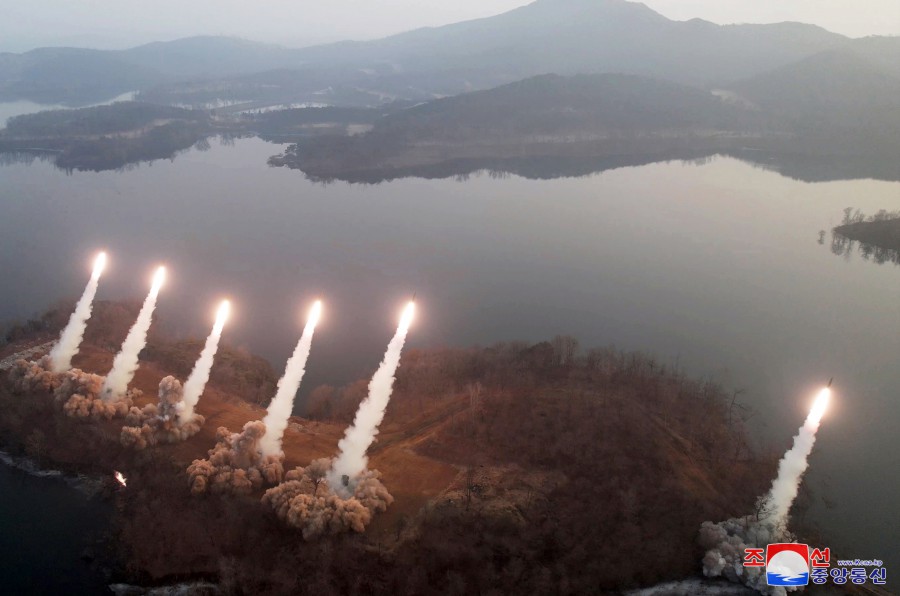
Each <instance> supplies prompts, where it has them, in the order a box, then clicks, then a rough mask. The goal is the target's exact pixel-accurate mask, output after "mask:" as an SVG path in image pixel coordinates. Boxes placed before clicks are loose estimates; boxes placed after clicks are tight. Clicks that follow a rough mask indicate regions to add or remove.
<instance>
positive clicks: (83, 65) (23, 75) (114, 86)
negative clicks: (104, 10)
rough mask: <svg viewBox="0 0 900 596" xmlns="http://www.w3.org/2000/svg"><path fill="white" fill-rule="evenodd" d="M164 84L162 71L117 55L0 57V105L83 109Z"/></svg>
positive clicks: (75, 52) (78, 52) (76, 52)
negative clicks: (55, 105)
mask: <svg viewBox="0 0 900 596" xmlns="http://www.w3.org/2000/svg"><path fill="white" fill-rule="evenodd" d="M163 80H164V76H163V75H162V74H161V73H160V72H158V71H156V70H154V69H152V68H146V67H143V66H139V65H135V64H131V63H128V62H127V61H124V60H122V59H121V57H120V56H118V55H117V53H116V52H108V51H101V50H84V49H78V48H41V49H37V50H32V51H30V52H26V53H24V54H9V53H4V54H0V101H11V100H17V99H29V100H32V101H36V102H38V103H67V104H70V105H84V104H88V103H94V102H99V101H103V100H106V99H109V98H112V97H115V96H117V95H121V94H122V93H125V92H128V91H133V90H135V89H139V88H142V87H147V86H150V85H155V84H158V83H160V82H161V81H163Z"/></svg>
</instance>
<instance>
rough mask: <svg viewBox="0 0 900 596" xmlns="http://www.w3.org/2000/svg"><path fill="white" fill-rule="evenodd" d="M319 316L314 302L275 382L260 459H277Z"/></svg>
mask: <svg viewBox="0 0 900 596" xmlns="http://www.w3.org/2000/svg"><path fill="white" fill-rule="evenodd" d="M321 312H322V303H321V302H320V301H318V300H317V301H316V303H315V304H314V305H313V307H312V310H310V312H309V317H308V318H307V320H306V327H305V328H304V329H303V335H302V336H301V337H300V341H299V342H297V347H296V348H294V353H293V355H292V356H291V357H290V359H289V360H288V361H287V365H286V366H285V369H284V375H283V376H282V377H281V379H279V380H278V390H277V391H276V392H275V397H273V398H272V403H270V404H269V409H268V411H266V417H265V418H263V423H264V424H265V425H266V434H265V435H263V437H262V439H260V441H259V446H260V449H262V453H263V455H279V454H281V453H282V450H281V439H282V437H283V436H284V430H285V429H286V428H287V425H288V418H290V416H291V412H293V410H294V397H295V396H296V395H297V390H298V389H299V388H300V382H301V381H302V380H303V374H304V373H305V372H306V361H307V359H308V358H309V350H310V347H311V346H312V338H313V333H314V332H315V330H316V324H317V323H318V322H319V316H320V314H321Z"/></svg>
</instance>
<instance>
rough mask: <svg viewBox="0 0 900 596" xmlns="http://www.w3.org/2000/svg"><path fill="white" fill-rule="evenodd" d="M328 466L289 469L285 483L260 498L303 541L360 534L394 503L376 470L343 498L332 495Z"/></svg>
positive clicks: (315, 463)
mask: <svg viewBox="0 0 900 596" xmlns="http://www.w3.org/2000/svg"><path fill="white" fill-rule="evenodd" d="M331 464H332V461H331V460H330V459H328V458H323V459H317V460H315V461H313V462H312V463H311V464H310V465H309V466H307V467H306V468H296V469H294V470H291V471H290V472H288V473H287V474H286V475H285V482H283V483H282V484H279V485H278V486H276V487H274V488H270V489H269V490H267V491H266V494H265V495H263V498H262V502H263V503H264V504H266V505H269V506H270V507H272V509H274V510H275V514H276V515H277V516H278V517H279V518H280V519H281V520H282V521H284V522H285V523H286V524H288V525H289V526H292V527H295V528H298V529H299V530H301V532H302V533H303V538H305V539H306V540H312V539H313V538H318V537H319V536H323V535H325V534H339V533H342V532H347V531H350V530H353V531H354V532H364V531H365V529H366V526H367V525H369V522H371V521H372V517H373V516H374V514H375V513H377V512H379V511H385V510H386V509H387V507H388V505H390V504H391V503H393V502H394V498H393V497H392V496H391V495H390V493H388V491H387V489H386V488H385V487H384V485H383V484H382V483H381V480H380V476H381V475H380V474H379V473H378V471H377V470H371V471H370V470H366V471H364V472H363V473H361V474H360V475H359V476H357V478H356V482H355V486H354V489H353V493H352V494H351V495H349V496H347V497H346V498H343V497H341V496H339V495H337V494H335V493H334V492H333V491H332V490H331V488H330V487H329V485H328V480H327V478H326V475H327V474H328V470H329V468H330V467H331Z"/></svg>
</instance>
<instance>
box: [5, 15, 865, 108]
mask: <svg viewBox="0 0 900 596" xmlns="http://www.w3.org/2000/svg"><path fill="white" fill-rule="evenodd" d="M850 43H851V40H849V39H848V38H845V37H843V36H841V35H837V34H834V33H830V32H828V31H825V30H824V29H821V28H819V27H816V26H812V25H804V24H801V23H779V24H773V25H729V26H721V25H716V24H713V23H709V22H706V21H702V20H699V19H694V20H691V21H672V20H669V19H667V18H665V17H664V16H662V15H660V14H658V13H656V12H654V11H653V10H651V9H650V8H648V7H647V6H645V5H643V4H640V3H637V2H627V1H625V0H536V1H535V2H533V3H532V4H529V5H527V6H523V7H521V8H518V9H515V10H512V11H509V12H507V13H504V14H501V15H497V16H493V17H489V18H484V19H477V20H472V21H465V22H461V23H456V24H452V25H446V26H443V27H434V28H424V29H417V30H415V31H410V32H407V33H402V34H399V35H393V36H391V37H387V38H384V39H380V40H375V41H367V42H342V43H335V44H327V45H320V46H314V47H309V48H304V49H299V50H290V49H285V48H279V47H276V46H267V45H263V44H257V43H251V42H245V41H242V40H236V39H229V38H220V37H200V38H189V39H184V40H178V41H174V42H166V43H154V44H148V45H145V46H141V47H138V48H133V49H130V50H124V51H111V52H88V51H85V50H73V49H59V50H55V51H56V52H57V53H58V54H60V53H61V55H63V56H64V58H62V59H63V60H64V62H65V65H66V66H65V67H64V68H46V67H44V66H42V60H44V59H46V58H47V56H48V54H47V52H48V51H49V50H36V51H34V52H26V53H25V54H3V55H0V97H5V98H9V97H25V98H32V99H33V98H36V97H40V98H41V99H44V98H45V97H46V96H48V95H49V94H51V91H54V90H55V92H56V93H57V95H59V96H60V97H62V98H67V97H68V96H71V95H74V96H79V95H82V94H84V93H85V92H86V91H88V90H91V89H114V90H116V91H118V92H120V93H121V92H122V91H123V90H131V89H135V88H140V89H147V88H148V87H151V86H153V85H155V84H158V83H163V82H165V83H168V84H169V85H167V86H166V87H165V88H163V90H162V91H160V92H156V93H155V94H151V95H148V96H147V97H146V99H153V100H154V101H170V100H171V101H179V102H184V103H192V101H191V97H190V94H192V93H193V94H197V95H198V96H202V97H207V98H208V97H209V96H210V95H211V94H215V93H220V94H223V95H226V96H229V97H231V98H237V99H238V100H244V101H252V100H259V99H266V100H272V101H312V100H313V99H315V98H314V97H313V95H312V94H318V95H317V96H316V97H317V98H318V99H319V101H325V102H328V103H343V104H345V105H349V104H354V105H360V104H363V105H365V104H372V103H382V102H386V101H390V100H393V99H397V98H406V99H430V98H433V97H435V96H442V95H455V94H458V93H461V92H464V91H468V90H472V89H486V88H490V87H494V86H497V85H500V84H503V83H508V82H512V81H515V80H520V79H523V78H527V77H531V76H535V75H539V74H546V73H556V74H564V75H567V74H578V73H604V72H621V73H630V74H639V75H645V76H653V77H658V78H663V79H668V80H671V81H676V82H680V83H686V84H692V85H697V86H721V85H723V84H726V83H728V82H731V81H734V80H738V79H743V78H746V77H751V76H754V75H757V74H760V73H763V72H765V71H767V70H771V69H774V68H778V67H780V66H784V65H787V64H790V63H792V62H796V61H797V60H800V59H802V58H805V57H808V56H812V55H814V54H817V53H819V52H822V51H824V50H828V49H834V48H839V47H842V46H845V45H847V44H850ZM872 51H875V52H878V51H880V50H879V49H878V48H873V50H872ZM60 59H61V58H59V56H57V58H55V60H60ZM92 61H94V62H92ZM59 70H66V71H67V72H68V73H69V74H70V75H72V76H73V77H74V78H75V79H76V80H75V81H73V82H72V84H65V83H64V82H60V81H62V80H63V79H65V77H63V78H62V79H60V78H57V76H56V74H55V73H58V71H59ZM82 70H85V71H86V72H89V73H92V72H96V73H98V76H99V79H97V78H96V77H88V80H86V81H85V82H83V83H79V81H78V80H77V75H75V73H79V72H80V71H82ZM103 73H106V75H105V76H101V75H102V74H103ZM248 74H252V75H253V77H252V78H247V77H244V76H242V75H248ZM187 80H190V81H191V82H190V84H186V85H181V86H179V85H172V83H173V82H177V81H187ZM200 80H209V81H210V82H208V83H206V84H198V81H200ZM36 93H37V95H36Z"/></svg>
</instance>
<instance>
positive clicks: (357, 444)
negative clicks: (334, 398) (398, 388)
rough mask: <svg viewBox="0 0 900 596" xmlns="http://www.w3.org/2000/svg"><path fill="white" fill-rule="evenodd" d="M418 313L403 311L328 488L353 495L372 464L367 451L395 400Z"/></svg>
mask: <svg viewBox="0 0 900 596" xmlns="http://www.w3.org/2000/svg"><path fill="white" fill-rule="evenodd" d="M414 312H415V303H414V302H410V303H409V304H408V305H407V306H406V309H405V310H404V311H403V317H402V318H401V319H400V326H399V327H398V328H397V333H396V334H395V335H394V338H393V339H392V340H391V343H390V344H388V348H387V351H386V352H385V354H384V360H382V362H381V365H380V366H379V367H378V370H377V371H375V374H374V375H373V376H372V380H371V381H370V382H369V395H368V396H366V398H365V399H364V400H363V401H362V403H361V404H359V409H358V410H357V411H356V417H355V418H354V419H353V425H352V426H351V427H350V428H348V429H347V432H346V433H344V438H343V439H341V441H340V443H338V449H339V450H340V453H339V454H338V456H337V458H336V459H335V460H334V465H333V466H332V468H331V470H329V472H328V477H327V478H328V485H329V486H330V487H331V488H332V490H334V491H335V492H337V493H343V494H349V493H351V492H352V488H351V485H350V484H349V483H350V482H354V479H355V478H356V477H357V476H358V475H359V474H360V473H362V472H363V470H365V469H366V466H367V465H368V463H369V458H368V457H366V450H367V449H368V448H369V445H371V444H372V441H373V440H375V435H376V434H377V433H378V425H379V424H381V421H382V419H383V418H384V410H385V408H387V405H388V401H389V400H390V398H391V391H392V390H393V386H394V374H395V373H396V371H397V366H399V365H400V353H401V351H402V350H403V344H404V343H405V342H406V333H407V331H409V325H410V323H411V322H412V318H413V314H414ZM345 477H346V479H345Z"/></svg>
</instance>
